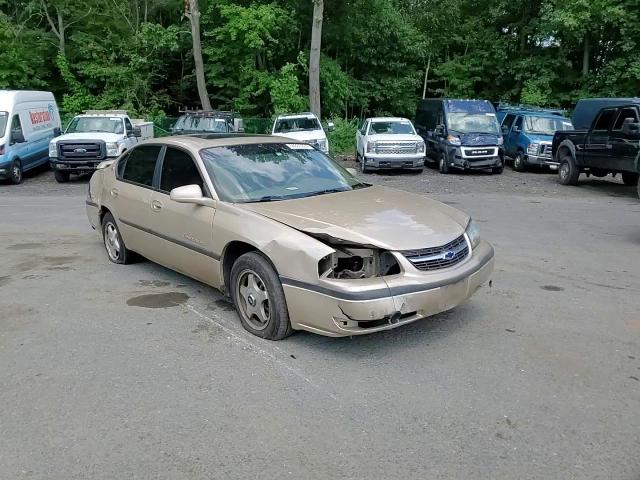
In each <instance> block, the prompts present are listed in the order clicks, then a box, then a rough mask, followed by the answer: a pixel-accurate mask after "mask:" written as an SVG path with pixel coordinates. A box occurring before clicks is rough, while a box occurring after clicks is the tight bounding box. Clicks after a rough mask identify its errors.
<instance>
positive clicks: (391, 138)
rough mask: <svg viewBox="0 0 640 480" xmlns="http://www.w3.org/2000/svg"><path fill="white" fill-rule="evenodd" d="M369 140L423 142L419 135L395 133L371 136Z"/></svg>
mask: <svg viewBox="0 0 640 480" xmlns="http://www.w3.org/2000/svg"><path fill="white" fill-rule="evenodd" d="M367 138H368V140H370V141H372V142H418V141H420V140H422V137H420V136H419V135H411V134H406V135H404V134H403V135H400V134H393V133H379V134H373V135H369V136H368V137H367Z"/></svg>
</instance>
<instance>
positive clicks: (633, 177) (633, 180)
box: [622, 172, 639, 187]
mask: <svg viewBox="0 0 640 480" xmlns="http://www.w3.org/2000/svg"><path fill="white" fill-rule="evenodd" d="M638 179H639V175H638V174H637V173H634V172H622V182H623V183H624V184H625V185H627V186H629V187H632V186H633V185H636V184H637V183H638Z"/></svg>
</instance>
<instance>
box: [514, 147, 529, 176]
mask: <svg viewBox="0 0 640 480" xmlns="http://www.w3.org/2000/svg"><path fill="white" fill-rule="evenodd" d="M513 169H514V170H515V171H516V172H524V171H525V170H526V169H527V162H526V160H525V159H524V155H523V154H522V152H518V154H517V155H516V156H515V158H514V159H513Z"/></svg>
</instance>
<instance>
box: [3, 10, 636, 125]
mask: <svg viewBox="0 0 640 480" xmlns="http://www.w3.org/2000/svg"><path fill="white" fill-rule="evenodd" d="M200 10H201V14H202V15H201V29H202V42H203V55H204V64H205V73H206V82H207V86H208V90H209V94H210V97H211V103H212V105H213V106H214V107H216V108H225V109H235V110H237V111H239V112H240V113H242V114H243V115H246V116H254V117H269V116H271V115H273V114H274V113H276V112H280V111H296V110H306V109H307V108H308V79H307V78H308V77H307V73H308V55H309V43H310V37H311V23H312V22H311V20H312V11H313V1H312V0H277V1H269V0H201V1H200ZM0 45H1V47H0V88H14V89H46V90H51V91H53V92H54V93H55V94H56V97H57V98H58V102H59V104H60V107H61V109H62V110H63V112H65V113H66V114H70V113H75V112H79V111H81V110H83V109H86V108H115V107H120V108H127V109H130V110H132V111H134V112H136V113H137V114H140V115H146V116H147V117H162V116H164V115H167V114H168V115H174V114H176V113H177V111H178V110H179V108H180V107H184V106H197V105H198V103H199V102H198V95H197V91H196V81H195V75H194V66H193V56H192V54H191V48H192V43H191V32H190V28H189V21H188V19H186V18H185V16H184V0H0ZM639 53H640V0H542V1H533V0H325V1H324V26H323V34H322V59H321V73H320V80H321V91H322V112H323V116H324V117H334V118H354V117H363V116H366V115H371V114H375V115H383V114H394V115H406V116H412V114H413V112H414V111H415V104H416V101H417V99H418V98H420V97H421V96H422V94H423V89H424V86H425V76H426V77H427V82H426V95H427V96H428V97H432V96H451V97H475V98H487V99H490V100H495V101H497V100H505V101H512V102H524V103H530V104H536V105H541V106H545V105H546V106H562V107H571V106H572V105H573V104H574V103H575V101H576V100H577V99H578V98H580V97H587V96H637V95H638V92H639V91H640V54H639ZM425 74H426V75H425Z"/></svg>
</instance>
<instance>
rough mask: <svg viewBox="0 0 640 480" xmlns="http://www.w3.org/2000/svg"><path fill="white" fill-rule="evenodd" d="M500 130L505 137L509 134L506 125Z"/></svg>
mask: <svg viewBox="0 0 640 480" xmlns="http://www.w3.org/2000/svg"><path fill="white" fill-rule="evenodd" d="M500 130H501V131H502V134H503V135H506V134H508V133H509V127H507V126H506V125H503V126H502V127H501V128H500Z"/></svg>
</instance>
